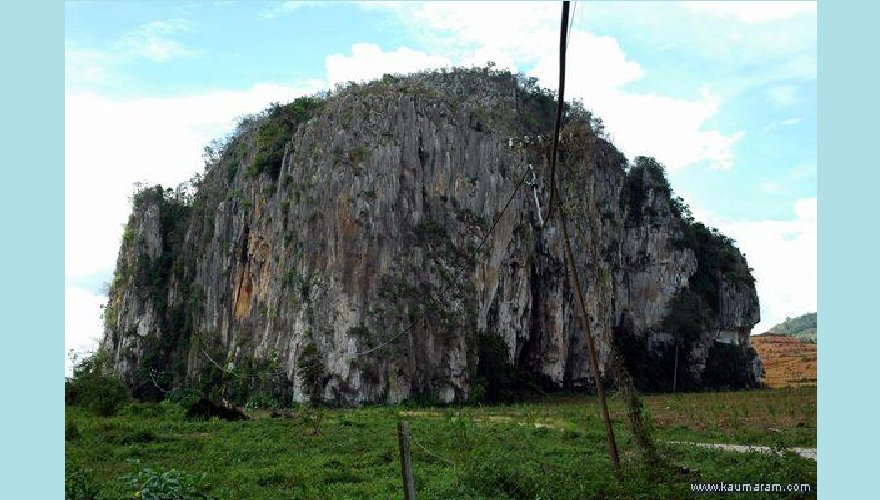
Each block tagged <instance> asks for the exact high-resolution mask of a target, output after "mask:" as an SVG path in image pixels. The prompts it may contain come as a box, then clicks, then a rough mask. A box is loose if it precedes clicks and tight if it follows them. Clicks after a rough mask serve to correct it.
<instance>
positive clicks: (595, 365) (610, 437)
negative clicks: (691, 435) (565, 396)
mask: <svg viewBox="0 0 880 500" xmlns="http://www.w3.org/2000/svg"><path fill="white" fill-rule="evenodd" d="M555 188H556V186H555V185H554V186H552V189H554V190H555ZM559 222H560V225H561V226H562V238H563V243H564V246H565V257H566V260H568V271H569V277H571V285H572V288H574V291H575V296H576V297H577V300H578V311H579V312H580V314H579V315H578V317H579V318H580V320H581V329H582V330H583V332H584V337H586V341H587V353H588V354H589V359H590V371H591V372H592V373H593V380H594V381H595V382H596V398H597V399H598V400H599V407H600V408H601V409H602V421H603V422H604V423H605V438H606V441H607V442H608V454H609V455H610V456H611V463H612V464H613V465H614V475H615V476H617V480H618V481H621V480H622V479H623V473H622V471H621V469H620V455H618V453H617V440H616V439H615V438H614V426H613V425H612V424H611V416H610V415H609V414H608V405H607V403H606V402H605V389H603V388H602V379H601V377H600V375H599V361H598V359H597V357H596V344H595V343H594V342H593V334H592V328H590V321H589V319H587V305H586V302H585V301H584V293H583V289H582V288H581V279H580V276H579V275H578V270H577V267H576V266H575V264H574V254H573V253H572V251H571V242H570V240H569V238H568V222H566V220H565V210H564V209H562V208H560V210H559Z"/></svg>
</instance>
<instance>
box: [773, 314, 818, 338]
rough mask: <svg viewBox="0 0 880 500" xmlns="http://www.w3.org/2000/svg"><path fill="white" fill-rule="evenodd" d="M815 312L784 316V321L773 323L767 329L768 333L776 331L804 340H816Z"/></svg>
mask: <svg viewBox="0 0 880 500" xmlns="http://www.w3.org/2000/svg"><path fill="white" fill-rule="evenodd" d="M816 327H817V321H816V313H814V312H813V313H806V314H803V315H801V316H798V317H796V318H785V321H783V322H782V323H779V324H778V325H775V326H774V327H773V328H771V329H770V330H769V332H770V333H778V334H780V335H787V336H789V337H796V338H798V339H801V340H803V341H805V342H813V343H815V342H816V339H817V335H816V334H817V330H816Z"/></svg>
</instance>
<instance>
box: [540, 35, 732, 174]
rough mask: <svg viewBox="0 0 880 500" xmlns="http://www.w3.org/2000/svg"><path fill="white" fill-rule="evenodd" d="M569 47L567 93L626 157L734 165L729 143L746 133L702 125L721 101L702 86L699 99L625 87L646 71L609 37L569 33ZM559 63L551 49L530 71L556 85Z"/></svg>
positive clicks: (672, 164) (669, 162) (667, 162)
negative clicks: (594, 118) (590, 113)
mask: <svg viewBox="0 0 880 500" xmlns="http://www.w3.org/2000/svg"><path fill="white" fill-rule="evenodd" d="M569 52H570V53H571V54H572V59H569V62H575V63H576V64H569V66H568V68H567V70H566V98H567V99H570V98H579V99H582V100H583V101H584V104H585V105H586V106H587V107H588V108H590V109H592V110H593V111H595V113H596V115H597V116H599V117H601V118H602V120H603V121H604V123H605V126H606V129H607V130H608V131H609V132H610V133H611V135H612V136H613V139H614V143H615V145H616V146H617V147H618V148H620V149H621V150H622V151H623V152H624V153H625V154H626V155H627V156H629V157H634V156H637V155H645V156H653V157H655V158H657V159H658V160H659V161H661V162H662V163H664V164H665V165H666V166H667V167H668V168H669V169H670V170H677V169H680V168H682V167H685V166H688V165H693V164H696V163H700V162H703V161H705V162H708V163H709V165H710V166H712V167H713V168H720V169H726V168H730V167H731V166H732V164H733V146H734V145H735V144H736V142H737V141H739V140H740V139H741V138H742V137H743V135H744V132H741V131H738V132H735V133H732V134H729V135H725V134H722V133H721V132H719V131H717V130H705V129H704V124H705V123H706V121H707V120H709V119H710V118H712V117H713V116H714V115H715V114H716V113H717V112H718V109H719V108H720V106H721V100H720V99H719V98H718V97H717V96H715V95H714V94H712V93H711V92H710V91H709V90H708V89H703V91H702V95H701V97H700V99H697V100H687V99H677V98H673V97H669V96H665V95H662V94H657V93H638V92H630V91H626V90H625V89H624V87H625V85H626V84H628V83H631V82H634V81H637V80H638V79H640V78H642V77H643V76H644V71H643V70H642V68H641V66H640V65H639V64H638V63H636V62H633V61H629V60H627V59H626V55H625V54H624V52H623V50H622V49H621V48H620V45H619V44H618V43H617V41H616V40H615V39H613V38H611V37H598V36H594V35H591V34H589V33H584V32H575V33H572V35H571V38H570V40H569ZM574 54H587V56H574ZM575 57H577V58H576V59H575ZM558 65H559V63H558V56H554V55H553V54H552V53H551V54H548V55H547V56H545V57H544V58H543V59H542V60H541V61H540V62H538V64H537V65H536V66H535V67H534V69H533V70H532V71H531V72H530V73H531V74H533V75H535V76H537V77H539V78H540V79H541V81H542V83H543V84H544V85H549V86H551V87H555V86H556V85H557V82H558V80H559V78H558V76H557V74H558V71H559V70H558Z"/></svg>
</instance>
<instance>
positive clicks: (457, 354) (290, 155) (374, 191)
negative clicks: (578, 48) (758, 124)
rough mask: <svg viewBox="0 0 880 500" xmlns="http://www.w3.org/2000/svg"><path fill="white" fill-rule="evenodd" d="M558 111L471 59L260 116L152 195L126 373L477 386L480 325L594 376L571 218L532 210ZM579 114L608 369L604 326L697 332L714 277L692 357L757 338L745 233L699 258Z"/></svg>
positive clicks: (114, 295)
mask: <svg viewBox="0 0 880 500" xmlns="http://www.w3.org/2000/svg"><path fill="white" fill-rule="evenodd" d="M554 108H555V104H554V102H553V100H552V98H551V97H550V96H548V95H547V94H546V93H544V92H542V91H540V90H538V89H535V88H534V87H533V85H531V84H530V82H523V81H517V79H516V78H514V77H512V76H510V75H509V74H505V73H499V72H494V71H489V70H457V71H454V72H451V73H429V74H421V75H415V76H411V77H406V78H394V77H388V78H385V79H384V80H383V81H381V82H374V83H372V84H369V85H364V86H352V87H349V88H347V89H344V90H341V91H339V92H337V93H335V94H333V95H330V96H328V97H326V98H323V99H308V100H298V101H295V102H294V103H293V104H291V105H288V106H284V107H276V108H274V109H272V110H271V111H270V112H268V113H267V115H266V116H263V117H260V118H258V119H253V120H246V121H245V122H243V124H242V125H241V126H240V129H239V131H238V134H237V135H236V136H235V138H234V139H232V140H231V141H230V142H229V143H228V144H227V145H226V146H225V147H224V148H223V149H222V151H220V152H218V155H217V157H216V158H214V159H213V160H212V162H211V164H210V165H209V166H208V168H207V169H206V172H205V174H204V177H203V178H202V179H201V180H200V181H199V183H198V186H197V192H196V194H195V196H194V197H192V198H189V197H187V196H185V195H183V194H181V193H174V192H171V191H163V190H162V189H161V188H151V189H148V190H145V191H143V192H141V193H140V194H139V195H138V196H136V197H135V203H134V211H133V213H132V215H131V218H130V221H129V224H128V227H127V229H126V238H125V240H124V241H123V245H122V248H121V250H120V257H119V261H118V263H117V273H116V278H115V279H114V283H113V285H112V286H111V292H110V300H109V304H108V308H107V310H106V312H105V323H106V332H105V337H104V347H105V348H107V349H109V350H110V351H111V352H112V354H113V356H114V359H115V363H116V369H117V370H118V371H119V372H120V373H122V374H124V375H125V376H126V377H127V378H128V380H129V381H130V383H131V384H132V386H133V387H134V389H135V392H136V393H140V394H141V395H142V396H144V397H151V395H153V396H155V390H157V389H156V388H157V387H161V386H172V385H173V386H179V387H180V386H199V385H200V386H203V387H204V386H206V385H211V384H213V385H214V386H217V385H219V386H220V390H221V391H226V392H227V394H229V393H231V392H232V391H236V390H237V391H239V393H237V396H236V397H239V398H240V397H246V394H247V393H248V392H250V393H253V392H255V391H258V390H259V388H260V387H264V388H265V387H268V388H269V389H266V390H268V391H269V392H272V393H273V394H274V395H278V394H280V393H283V394H284V395H287V396H289V397H292V398H293V399H295V400H300V401H301V400H304V399H308V397H309V395H310V394H311V395H313V397H320V398H322V399H324V400H325V401H335V402H337V403H340V404H359V403H367V402H387V403H393V402H397V401H401V400H405V399H408V398H428V399H432V400H439V401H443V402H451V401H456V400H458V401H461V400H467V399H468V398H469V397H471V393H472V390H473V386H474V383H475V381H474V374H475V370H476V366H477V363H478V359H477V352H478V345H477V342H478V332H480V331H485V332H489V333H492V334H495V335H499V336H501V337H502V338H503V339H504V341H505V343H506V345H507V347H508V354H509V362H510V363H511V364H513V365H515V366H516V367H517V368H518V369H520V370H522V371H525V372H528V373H532V374H535V375H540V376H541V377H542V378H544V379H545V380H549V381H551V382H552V383H553V384H556V385H558V386H568V387H579V386H583V385H586V384H590V383H592V381H591V376H590V373H589V369H588V365H587V361H586V360H587V351H586V344H585V342H584V337H583V332H581V330H580V328H579V327H578V323H577V318H576V317H575V316H574V315H575V309H574V307H575V302H574V295H573V292H572V290H571V288H570V283H569V280H568V274H567V269H566V265H565V260H564V258H563V253H562V247H561V234H560V230H559V229H558V226H557V224H556V221H555V220H552V221H548V222H547V223H546V224H545V225H543V226H541V224H540V222H539V221H540V220H541V219H542V218H543V217H546V215H547V214H546V208H544V209H543V212H542V213H541V214H540V215H539V210H540V209H539V208H538V205H537V204H536V203H535V198H537V199H538V200H539V203H542V204H546V203H547V190H546V189H539V188H538V186H546V185H547V179H546V176H547V175H548V173H547V168H548V167H547V165H548V161H547V158H548V156H549V145H550V140H549V137H548V132H550V133H552V120H553V112H554ZM571 115H572V119H571V120H570V123H569V124H568V125H567V126H566V127H565V129H564V132H563V144H562V148H561V156H560V164H559V167H558V175H559V179H560V186H562V190H563V193H564V199H565V201H566V205H565V209H566V211H567V213H568V216H569V218H570V221H571V222H570V223H571V227H572V238H573V240H574V241H573V245H574V248H575V249H576V250H575V251H576V254H577V255H576V260H577V265H578V267H579V270H580V272H581V273H582V277H583V281H584V283H585V286H587V287H588V288H589V289H588V290H587V293H586V296H587V301H588V310H589V313H590V316H591V320H592V321H593V322H594V328H595V330H594V331H596V332H599V333H598V334H597V335H598V337H599V338H598V339H597V342H598V343H597V349H598V352H599V355H600V360H601V361H602V367H603V370H604V365H605V363H606V361H607V358H608V355H609V351H610V348H609V342H610V339H611V336H610V335H611V332H615V333H614V334H615V335H617V334H619V332H621V331H623V332H624V333H625V334H626V335H627V336H628V338H633V339H638V342H639V343H638V346H639V348H640V349H643V350H644V351H645V353H646V354H647V355H648V356H647V357H646V358H645V359H651V356H654V355H655V354H657V353H660V352H661V351H662V350H663V346H668V345H669V344H670V343H671V342H674V341H675V339H677V338H678V337H680V336H681V334H680V333H679V332H677V331H670V330H671V328H665V329H664V325H666V326H668V324H669V322H668V321H667V322H666V323H664V319H665V318H667V316H669V312H670V309H671V308H672V307H674V302H675V300H676V298H677V297H679V296H681V294H682V293H683V292H684V291H687V290H688V289H689V288H691V285H690V280H691V278H692V276H694V275H699V276H702V277H703V278H705V279H703V282H708V283H709V285H708V286H709V287H710V289H711V288H712V287H714V293H711V292H710V293H709V295H711V296H712V297H710V298H713V299H714V300H709V299H706V300H703V301H702V302H700V304H701V306H700V311H701V314H702V318H703V319H704V321H702V323H700V325H701V326H700V332H699V335H698V336H696V337H694V338H692V339H691V341H689V342H688V343H686V346H687V353H685V354H682V356H681V358H682V364H683V366H685V368H686V373H688V374H689V376H690V377H691V378H692V379H693V380H694V381H695V383H698V382H699V379H700V373H701V371H702V370H703V368H704V366H705V363H706V359H707V357H708V355H709V351H710V350H711V347H712V345H713V344H714V343H715V342H716V340H720V341H722V342H728V343H729V342H731V340H730V338H729V337H730V332H733V334H734V335H733V339H734V340H733V341H734V342H735V343H736V344H737V345H741V346H742V348H743V349H747V348H748V332H749V331H750V330H751V327H752V326H753V325H754V324H755V323H756V322H757V321H758V313H757V297H756V295H755V289H754V285H753V281H752V280H751V277H750V275H749V273H748V266H747V265H746V263H745V260H744V259H743V258H742V256H741V255H740V254H739V252H738V251H736V250H735V248H733V247H730V248H729V252H728V254H727V256H728V260H730V263H729V264H730V265H729V266H727V267H726V268H724V269H721V270H719V269H716V268H714V267H713V268H711V269H708V270H706V269H703V271H702V274H700V272H699V270H700V269H701V267H700V266H701V264H702V263H701V262H699V260H698V256H697V253H698V252H695V250H694V249H693V248H691V247H689V246H688V244H689V242H688V238H687V235H688V234H690V233H689V231H690V230H689V228H691V227H692V225H693V223H692V222H689V221H687V220H686V218H683V216H682V213H681V207H680V205H678V204H677V203H676V202H674V201H673V200H671V195H672V193H671V190H670V189H669V187H668V184H667V183H666V180H665V179H664V178H663V173H662V168H661V167H659V166H657V165H656V164H654V163H653V162H651V161H649V160H640V162H641V163H638V164H637V165H636V166H635V167H632V168H628V163H627V160H626V159H625V158H624V157H623V155H621V154H620V153H619V152H618V151H617V150H615V149H614V147H613V146H612V145H611V144H609V143H608V142H607V141H605V140H604V139H602V138H601V137H599V136H597V134H596V133H595V131H594V128H595V122H591V119H590V117H589V116H588V114H586V113H585V112H583V111H578V110H577V109H573V110H572V113H571ZM591 123H592V125H593V126H591ZM539 135H540V136H541V137H540V138H539V137H538V136H539ZM530 164H531V165H533V167H534V171H535V173H536V181H537V182H536V183H535V186H536V187H535V189H536V190H537V191H536V192H535V193H533V191H532V187H531V186H530V185H529V184H528V183H526V182H525V181H524V179H525V180H528V179H530V178H531V177H530V174H529V165H530ZM591 214H592V216H590V215H591ZM591 220H595V221H596V223H597V227H595V228H592V229H591V228H590V221H591ZM691 232H692V231H691ZM591 235H594V236H591ZM593 237H595V241H592V240H591V238H593ZM593 251H595V252H597V253H598V255H597V257H598V262H599V263H600V264H599V269H595V268H593V267H592V266H591V265H590V263H591V262H592V257H593V256H592V255H591V253H590V252H593ZM705 267H706V266H704V268H705ZM707 273H708V274H707ZM706 275H708V276H709V277H708V278H706ZM707 280H708V281H707ZM701 283H702V282H701ZM705 286H706V285H705V283H703V287H704V288H705ZM701 300H702V299H701ZM606 326H608V327H609V328H607V329H606V328H605V327H606ZM682 345H685V344H682ZM307 350H313V351H316V352H317V356H310V357H309V360H310V361H309V362H308V363H304V362H303V357H304V352H306V351H307ZM316 366H317V367H318V369H317V370H314V371H311V373H313V374H315V375H312V376H309V375H306V372H309V368H314V367H316ZM636 370H638V367H636ZM248 377H250V378H248ZM260 384H263V385H260ZM315 387H317V391H313V389H314V388H315Z"/></svg>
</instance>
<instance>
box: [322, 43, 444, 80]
mask: <svg viewBox="0 0 880 500" xmlns="http://www.w3.org/2000/svg"><path fill="white" fill-rule="evenodd" d="M450 64H451V63H450V60H449V59H448V58H445V57H442V56H432V55H429V54H425V53H424V52H418V51H415V50H412V49H410V48H407V47H400V48H398V49H397V50H394V51H391V52H384V51H383V50H382V49H381V48H380V47H379V46H378V45H376V44H374V43H356V44H354V45H352V46H351V55H350V56H348V55H344V54H332V55H329V56H327V58H326V59H325V65H326V67H327V80H328V82H329V84H330V85H335V84H337V83H346V82H362V81H369V80H372V79H375V78H379V77H381V76H382V75H383V74H385V73H411V72H415V71H419V70H422V69H433V68H439V67H443V66H449V65H450Z"/></svg>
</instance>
